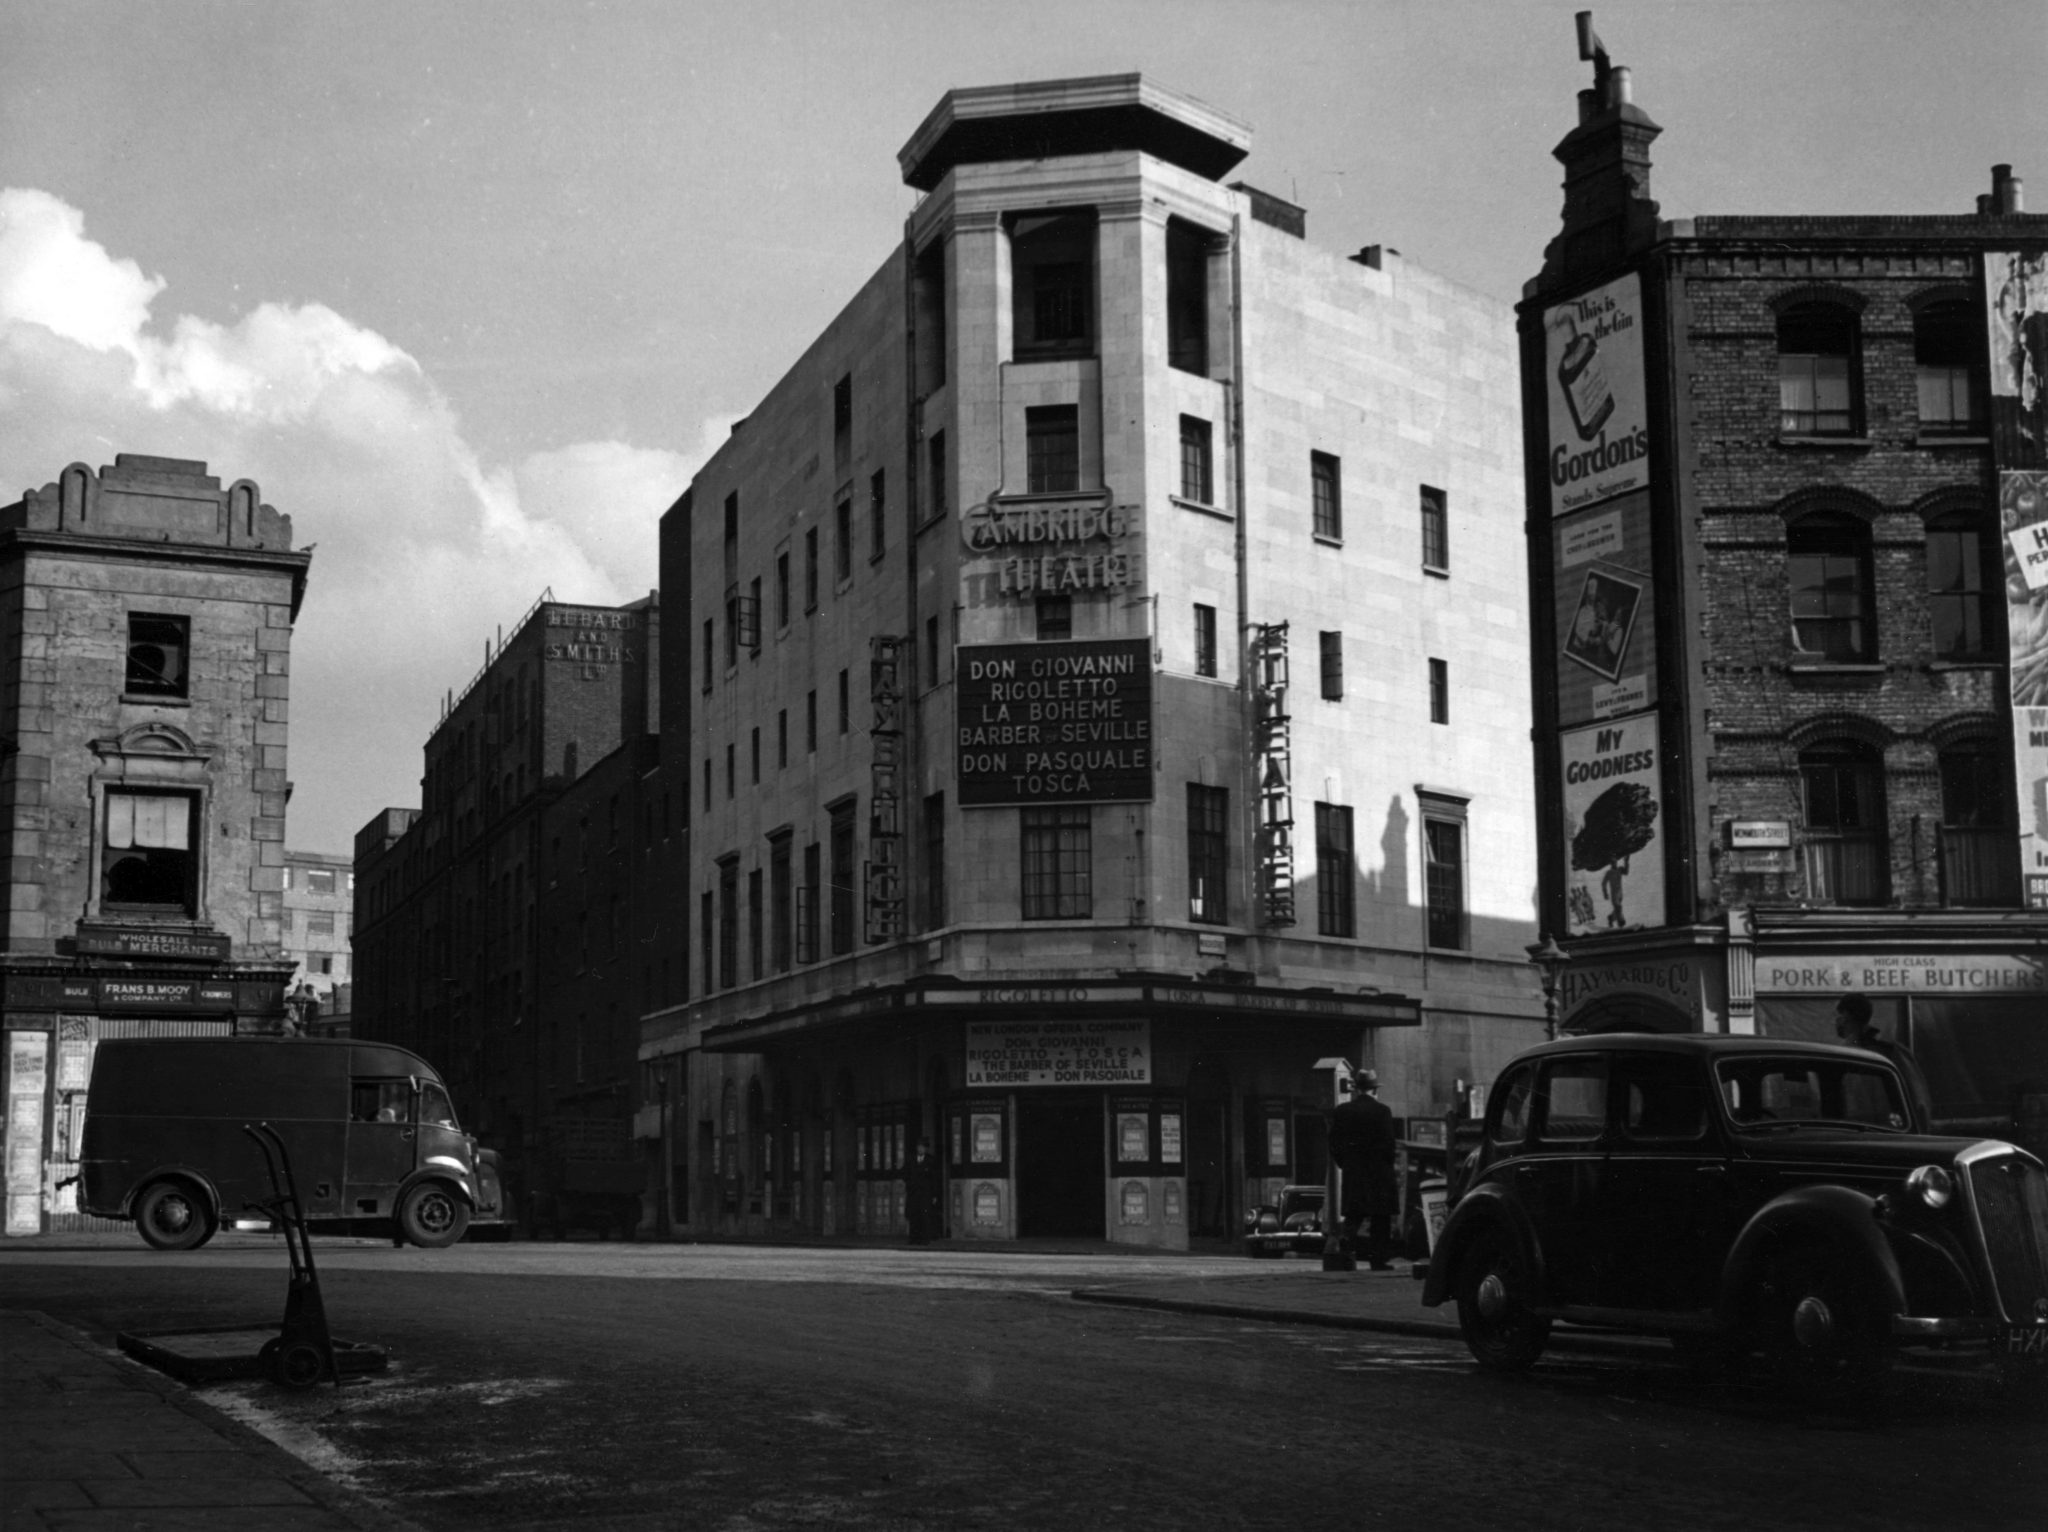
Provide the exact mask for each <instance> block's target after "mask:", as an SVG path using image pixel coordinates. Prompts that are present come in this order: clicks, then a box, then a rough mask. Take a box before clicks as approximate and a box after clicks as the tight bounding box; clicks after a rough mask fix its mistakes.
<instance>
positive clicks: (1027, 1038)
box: [965, 1021, 1152, 1090]
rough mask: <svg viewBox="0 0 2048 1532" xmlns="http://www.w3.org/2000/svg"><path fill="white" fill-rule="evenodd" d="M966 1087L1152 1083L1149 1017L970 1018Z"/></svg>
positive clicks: (971, 1088)
mask: <svg viewBox="0 0 2048 1532" xmlns="http://www.w3.org/2000/svg"><path fill="white" fill-rule="evenodd" d="M965 1025H966V1028H967V1088H968V1089H969V1090H987V1089H989V1088H991V1087H994V1086H999V1085H1008V1086H1018V1087H1028V1086H1039V1085H1150V1084H1151V1083H1152V1024H1151V1023H1150V1022H1148V1021H970V1022H967V1023H966V1024H965Z"/></svg>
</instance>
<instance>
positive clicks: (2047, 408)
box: [1984, 250, 2048, 468]
mask: <svg viewBox="0 0 2048 1532" xmlns="http://www.w3.org/2000/svg"><path fill="white" fill-rule="evenodd" d="M1984 310H1985V318H1986V319H1987V321H1988V322H1989V325H1990V330H1991V334H1990V336H1989V340H1990V352H1991V437H1992V445H1993V451H1994V456H1995V459H1996V461H1997V463H1998V466H1999V467H2000V468H2048V254H2043V253H2041V252H2040V251H2035V252H2033V253H2031V254H2022V253H2021V252H2019V251H2016V250H1992V251H1987V252H1986V253H1985V256H1984Z"/></svg>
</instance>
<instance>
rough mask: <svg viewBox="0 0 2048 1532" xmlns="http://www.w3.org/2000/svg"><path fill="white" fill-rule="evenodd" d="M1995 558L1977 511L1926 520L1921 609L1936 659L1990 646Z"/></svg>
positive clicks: (1987, 650) (1963, 656) (1981, 652)
mask: <svg viewBox="0 0 2048 1532" xmlns="http://www.w3.org/2000/svg"><path fill="white" fill-rule="evenodd" d="M2001 559H2002V554H2001V552H2000V549H1999V546H1998V541H1997V539H1996V538H1995V537H1994V536H1990V535H1988V534H1987V533H1986V532H1985V531H1984V530H1983V528H1982V513H1981V512H1978V511H1974V510H1972V511H1950V512H1948V513H1946V514H1944V515H1942V516H1938V517H1936V518H1934V519H1933V520H1932V521H1930V522H1929V523H1928V524H1927V615H1928V620H1929V623H1930V625H1931V626H1932V628H1933V639H1934V657H1935V658H1936V659H1940V660H1971V659H1986V658H1989V657H1990V656H1991V655H1992V654H1993V653H1994V652H1995V651H1994V637H1993V636H1994V634H1995V632H1996V627H1995V623H1996V621H1997V618H1996V614H1995V612H1994V610H1993V600H1994V598H1995V597H1996V596H1997V595H1998V594H1999V593H2000V592H2002V590H2003V588H2004V571H2003V569H2002V568H2001V567H2000V566H2001Z"/></svg>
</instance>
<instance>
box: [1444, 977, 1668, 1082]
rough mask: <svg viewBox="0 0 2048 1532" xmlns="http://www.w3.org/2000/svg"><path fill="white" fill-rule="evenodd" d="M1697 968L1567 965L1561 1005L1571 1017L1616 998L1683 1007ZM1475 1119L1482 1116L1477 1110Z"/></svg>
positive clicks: (1560, 988) (1561, 984)
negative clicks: (1605, 998)
mask: <svg viewBox="0 0 2048 1532" xmlns="http://www.w3.org/2000/svg"><path fill="white" fill-rule="evenodd" d="M1693 977H1694V974H1693V966H1692V960H1691V959H1690V958H1677V959H1673V960H1668V961H1655V960H1644V961H1642V962H1636V963H1602V964H1600V965H1598V966H1597V967H1581V966H1580V965H1578V964H1576V963H1572V964H1567V965H1566V967H1565V969H1564V972H1563V973H1561V974H1559V975H1558V1004H1559V1005H1560V1007H1561V1008H1562V1009H1563V1010H1564V1011H1565V1012H1567V1013H1569V1012H1571V1011H1574V1010H1576V1009H1577V1008H1578V1007H1580V1006H1581V1005H1584V1004H1585V1003H1586V1002H1587V1001H1589V1000H1597V999H1600V998H1601V997H1603V996H1606V995H1612V994H1621V993H1628V994H1638V995H1644V994H1647V995H1654V996H1656V997H1657V998H1658V999H1660V1000H1670V1001H1673V1002H1675V1003H1676V1004H1678V1005H1679V1006H1681V1007H1684V1006H1686V1005H1688V1004H1689V1003H1690V1002H1691V1000H1692V995H1693ZM1472 1115H1473V1116H1475V1117H1476V1116H1478V1115H1479V1108H1478V1107H1476V1106H1475V1107H1473V1109H1472Z"/></svg>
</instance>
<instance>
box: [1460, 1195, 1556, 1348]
mask: <svg viewBox="0 0 2048 1532" xmlns="http://www.w3.org/2000/svg"><path fill="white" fill-rule="evenodd" d="M1533 1289H1534V1282H1533V1280H1532V1277H1531V1273H1530V1270H1529V1262H1528V1260H1527V1259H1526V1258H1525V1257H1524V1256H1523V1254H1522V1250H1521V1246H1520V1244H1519V1242H1518V1241H1516V1240H1515V1238H1514V1237H1513V1236H1512V1235H1511V1234H1509V1233H1508V1232H1507V1231H1506V1230H1504V1229H1487V1230H1484V1231H1482V1232H1481V1233H1480V1234H1478V1235H1477V1236H1476V1237H1475V1238H1474V1239H1473V1241H1472V1244H1471V1247H1470V1248H1469V1249H1468V1250H1467V1251H1466V1252H1465V1259H1464V1260H1463V1261H1462V1262H1461V1263H1460V1265H1459V1268H1458V1282H1457V1288H1456V1296H1457V1300H1458V1327H1459V1328H1460V1329H1461V1330H1463V1331H1464V1332H1465V1344H1466V1346H1467V1347H1468V1348H1470V1350H1471V1352H1472V1355H1473V1356H1474V1357H1475V1358H1476V1359H1477V1360H1478V1362H1479V1365H1480V1366H1481V1367H1485V1368H1489V1369H1491V1370H1492V1371H1495V1372H1522V1371H1525V1370H1526V1369H1528V1368H1530V1367H1532V1366H1534V1365H1535V1363H1536V1359H1537V1358H1538V1357H1540V1356H1542V1355H1543V1347H1544V1345H1545V1343H1547V1342H1548V1341H1549V1339H1550V1321H1549V1320H1547V1319H1543V1318H1539V1317H1538V1316H1537V1315H1535V1314H1534V1313H1532V1312H1530V1308H1529V1302H1530V1299H1531V1298H1532V1297H1533V1296H1534V1291H1533Z"/></svg>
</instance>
